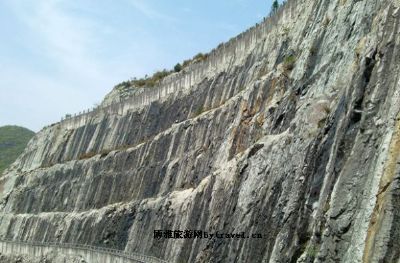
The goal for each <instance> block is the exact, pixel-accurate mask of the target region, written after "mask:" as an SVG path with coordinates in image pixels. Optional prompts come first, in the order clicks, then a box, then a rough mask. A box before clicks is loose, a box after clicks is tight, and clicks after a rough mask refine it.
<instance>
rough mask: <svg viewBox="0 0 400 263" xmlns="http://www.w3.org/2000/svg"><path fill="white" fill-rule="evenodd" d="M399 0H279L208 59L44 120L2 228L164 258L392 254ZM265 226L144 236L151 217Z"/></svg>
mask: <svg viewBox="0 0 400 263" xmlns="http://www.w3.org/2000/svg"><path fill="white" fill-rule="evenodd" d="M399 6H400V4H399V2H397V1H388V0H381V1H376V0H362V1H360V0H333V1H332V0H318V1H310V0H308V1H305V0H289V1H288V3H287V4H286V5H285V6H284V7H282V8H281V9H280V10H279V12H278V13H277V14H275V15H274V16H273V17H271V18H268V19H266V20H265V21H264V22H263V23H261V24H259V25H257V26H256V27H254V28H251V29H250V30H248V31H247V32H245V33H243V34H241V35H240V36H238V37H237V38H235V39H232V40H231V41H229V42H228V43H226V44H223V45H222V46H220V47H218V48H217V49H215V50H213V51H212V52H211V54H210V56H209V58H208V59H207V60H206V61H204V62H202V63H199V64H196V65H192V66H191V67H190V68H189V69H187V70H186V71H185V72H181V73H179V74H174V76H171V77H169V78H167V79H165V80H164V81H163V82H162V83H161V85H160V87H158V88H154V89H151V90H147V91H146V90H145V91H143V92H142V93H140V94H136V95H135V96H133V97H132V98H128V99H126V100H125V101H123V102H121V103H118V104H115V103H114V104H111V105H108V106H103V107H100V108H98V109H96V110H95V111H93V112H90V113H85V114H82V115H80V116H76V117H74V118H71V119H67V120H65V121H63V122H61V123H58V124H55V125H53V126H51V127H46V128H44V129H43V130H42V131H41V132H39V133H38V134H37V135H36V136H35V138H34V139H33V140H31V142H30V143H29V144H28V147H27V149H26V150H25V152H24V153H23V154H22V155H21V156H20V158H19V159H18V160H17V161H16V162H15V163H14V164H13V166H12V167H11V169H9V170H8V171H7V173H5V174H3V176H2V177H1V181H0V182H1V188H0V191H1V198H2V199H1V214H0V236H2V237H4V238H12V239H15V240H34V241H61V242H70V243H79V244H93V245H99V246H109V247H113V248H119V249H124V250H126V251H135V252H140V253H143V254H148V255H152V256H156V257H159V258H163V259H166V260H169V261H171V262H400V239H399V237H400V114H399V110H400V27H399V22H400V7H399ZM186 229H190V230H203V231H207V232H209V233H214V232H216V231H219V232H220V233H240V232H244V233H245V234H246V235H247V234H249V235H251V234H261V235H262V238H252V237H250V238H237V239H236V238H235V239H232V238H216V239H205V238H203V239H154V237H153V234H154V232H153V231H154V230H186Z"/></svg>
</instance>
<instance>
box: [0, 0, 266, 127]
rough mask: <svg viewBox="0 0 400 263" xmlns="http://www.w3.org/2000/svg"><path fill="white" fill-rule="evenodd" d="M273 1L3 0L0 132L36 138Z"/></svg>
mask: <svg viewBox="0 0 400 263" xmlns="http://www.w3.org/2000/svg"><path fill="white" fill-rule="evenodd" d="M271 2H272V1H271V0H269V1H268V0H247V1H246V0H202V1H190V0H189V1H188V0H186V1H184V0H114V1H112V0H1V1H0V35H1V41H0V126H2V125H8V124H12V125H20V126H25V127H27V128H30V129H32V130H34V131H39V130H40V129H41V128H42V127H43V126H45V125H48V124H51V123H53V122H56V121H58V120H59V119H60V118H61V116H64V115H65V114H66V113H76V112H79V111H81V110H84V109H87V108H90V107H92V106H93V105H94V104H95V103H99V102H101V100H102V99H103V97H104V96H105V95H106V94H107V93H108V92H109V91H110V90H111V89H112V87H113V86H114V85H115V84H117V83H119V82H121V81H123V80H127V79H130V78H131V77H142V76H144V75H145V74H149V75H150V74H152V73H153V72H154V71H156V70H160V69H163V68H172V67H173V66H174V65H175V64H176V63H177V62H181V61H183V60H184V59H187V58H190V57H192V56H193V55H195V54H196V53H198V52H208V51H209V50H211V49H212V48H214V47H216V46H217V45H218V44H219V43H221V42H225V41H227V40H229V39H230V38H231V37H233V36H235V35H237V34H239V33H240V32H242V31H243V30H245V29H247V28H248V27H250V26H252V25H254V24H255V23H256V22H259V21H260V20H261V19H262V17H263V16H265V15H266V14H267V13H268V10H269V9H270V6H271Z"/></svg>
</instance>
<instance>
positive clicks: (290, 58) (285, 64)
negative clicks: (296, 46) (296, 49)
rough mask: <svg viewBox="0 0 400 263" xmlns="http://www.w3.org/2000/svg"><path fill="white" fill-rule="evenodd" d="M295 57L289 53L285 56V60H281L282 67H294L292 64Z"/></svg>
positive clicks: (287, 68)
mask: <svg viewBox="0 0 400 263" xmlns="http://www.w3.org/2000/svg"><path fill="white" fill-rule="evenodd" d="M296 60H297V59H296V57H295V56H294V55H289V56H287V57H285V60H284V61H283V67H284V68H285V69H286V70H292V69H293V68H294V64H295V63H296Z"/></svg>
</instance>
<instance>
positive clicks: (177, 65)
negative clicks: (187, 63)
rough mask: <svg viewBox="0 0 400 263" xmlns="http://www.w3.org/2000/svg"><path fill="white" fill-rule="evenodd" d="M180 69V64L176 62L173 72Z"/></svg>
mask: <svg viewBox="0 0 400 263" xmlns="http://www.w3.org/2000/svg"><path fill="white" fill-rule="evenodd" d="M181 70H182V65H181V64H180V63H178V64H176V65H175V67H174V71H175V72H179V71H181Z"/></svg>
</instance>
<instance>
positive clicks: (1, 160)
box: [0, 126, 35, 174]
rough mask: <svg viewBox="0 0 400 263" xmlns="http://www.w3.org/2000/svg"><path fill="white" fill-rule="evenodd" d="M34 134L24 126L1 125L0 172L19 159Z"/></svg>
mask: <svg viewBox="0 0 400 263" xmlns="http://www.w3.org/2000/svg"><path fill="white" fill-rule="evenodd" d="M34 135H35V133H34V132H33V131H31V130H28V129H26V128H23V127H18V126H2V127H0V174H1V173H2V172H3V171H4V170H5V169H6V168H7V166H9V165H10V164H12V163H13V162H14V161H15V160H16V159H17V157H18V156H19V155H20V154H21V153H22V151H23V150H24V148H25V146H26V145H27V143H28V142H29V140H30V139H31V138H32V137H33V136H34Z"/></svg>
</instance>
